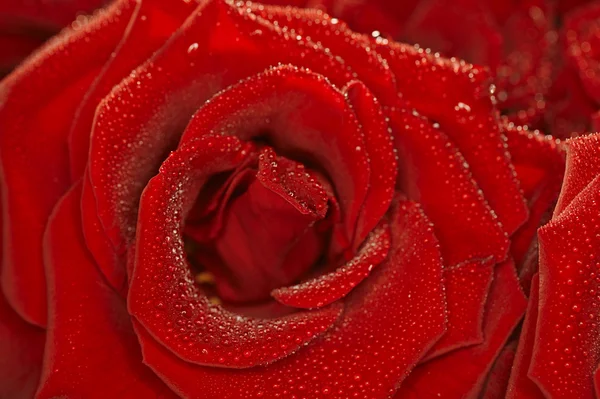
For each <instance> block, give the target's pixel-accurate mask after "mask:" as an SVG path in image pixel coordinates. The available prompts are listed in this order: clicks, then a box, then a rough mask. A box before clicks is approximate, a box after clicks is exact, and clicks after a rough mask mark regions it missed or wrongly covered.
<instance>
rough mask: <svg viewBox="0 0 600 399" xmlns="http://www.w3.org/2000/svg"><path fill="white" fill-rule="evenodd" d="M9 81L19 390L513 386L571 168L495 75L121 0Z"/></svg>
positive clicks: (9, 273) (186, 5) (7, 223)
mask: <svg viewBox="0 0 600 399" xmlns="http://www.w3.org/2000/svg"><path fill="white" fill-rule="evenodd" d="M1 85H2V86H1V87H0V92H1V93H2V103H1V104H2V105H1V108H0V160H1V164H0V165H1V166H0V172H1V175H0V176H1V180H0V181H1V182H2V187H1V192H2V220H3V226H4V229H3V262H2V275H1V276H2V278H1V282H2V288H3V293H4V297H2V300H3V302H2V303H1V307H0V320H1V321H2V324H0V326H1V328H0V353H3V354H6V355H5V356H3V357H2V361H0V397H15V396H25V397H27V396H31V395H33V393H34V392H36V393H37V394H36V395H37V397H39V398H50V397H62V396H66V397H86V398H87V397H102V398H105V397H172V396H177V395H179V396H182V397H194V398H258V397H265V398H274V397H284V398H317V397H333V398H347V397H360V398H386V397H391V396H394V395H395V396H394V397H402V398H405V397H411V396H414V397H427V396H442V397H478V396H479V395H484V396H485V397H492V395H503V394H504V390H505V389H506V387H507V384H508V380H509V375H510V366H511V364H512V362H511V359H512V358H513V356H514V353H515V350H516V342H517V338H516V336H517V335H518V329H517V326H518V324H519V322H520V320H521V319H522V317H523V315H524V313H525V309H526V306H527V297H526V296H525V294H524V291H523V289H522V287H525V288H526V290H527V292H528V291H529V290H528V288H529V286H530V284H531V285H532V286H533V287H535V286H536V285H535V284H536V282H535V280H534V282H533V283H531V278H532V276H533V274H534V273H535V272H536V271H537V259H536V257H535V251H533V250H532V249H531V248H535V245H536V244H535V242H534V241H535V240H534V237H535V235H536V229H537V227H538V226H539V224H540V223H541V222H542V221H543V220H545V219H544V218H545V217H546V215H547V212H548V210H549V209H550V208H551V206H552V204H553V202H554V201H555V199H556V195H557V192H558V189H559V185H560V178H561V174H562V168H563V167H564V161H563V156H562V152H561V151H560V150H559V148H557V145H556V143H555V141H554V140H553V139H552V138H549V137H544V136H542V135H540V134H539V133H538V132H530V131H528V130H527V129H526V128H522V127H518V126H516V125H515V124H513V123H509V122H500V119H499V116H498V114H497V112H496V111H495V108H494V105H493V100H494V97H493V96H492V95H491V94H490V93H491V92H493V90H490V89H491V88H490V79H489V77H488V76H487V74H486V72H485V70H484V69H483V68H480V67H476V66H473V65H471V64H468V63H466V62H464V61H458V60H456V59H445V58H442V57H440V56H439V55H437V54H432V53H430V52H429V51H425V50H423V49H420V48H415V47H413V46H410V45H405V44H401V43H396V42H393V41H388V40H385V39H382V38H377V39H373V38H370V37H369V36H363V35H360V34H356V33H353V32H352V31H350V30H349V29H348V28H347V27H346V26H345V24H344V23H342V22H341V21H338V20H336V19H332V18H330V17H329V16H327V15H326V14H323V13H322V12H320V11H316V10H309V9H294V8H278V7H273V6H262V5H258V4H251V3H237V4H233V3H229V2H224V1H221V0H213V1H205V2H202V3H201V4H199V5H198V4H196V3H192V2H187V1H177V2H169V3H168V4H167V3H166V2H164V1H160V0H144V1H141V2H140V1H134V0H122V1H118V2H115V3H114V4H113V5H111V6H110V7H109V8H108V9H107V10H106V11H104V12H103V13H100V14H98V15H97V16H95V17H94V18H93V19H91V20H90V21H89V22H88V23H87V24H85V25H83V26H77V27H75V28H73V29H70V30H68V31H65V32H63V33H62V34H61V35H60V36H59V37H57V38H56V39H54V40H52V41H51V43H49V44H48V45H46V46H45V47H44V48H43V49H42V50H41V51H39V52H38V53H36V54H35V55H34V56H33V57H31V58H30V59H29V60H28V61H27V62H26V63H25V64H23V65H22V66H21V67H20V68H18V69H17V70H15V71H14V72H13V73H11V74H10V75H9V76H8V77H7V78H6V79H5V80H4V81H3V82H2V84H1ZM532 254H533V255H532ZM542 260H543V259H542ZM542 264H543V262H542ZM540 311H541V308H540ZM34 326H35V327H34ZM513 333H514V334H515V335H513ZM42 352H43V353H42ZM520 358H521V357H520ZM550 377H551V376H550Z"/></svg>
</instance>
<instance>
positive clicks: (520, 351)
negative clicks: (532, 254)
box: [506, 274, 544, 399]
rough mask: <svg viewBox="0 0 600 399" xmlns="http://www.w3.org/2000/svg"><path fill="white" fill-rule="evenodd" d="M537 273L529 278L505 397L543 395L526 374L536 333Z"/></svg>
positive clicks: (537, 397) (519, 398) (539, 397)
mask: <svg viewBox="0 0 600 399" xmlns="http://www.w3.org/2000/svg"><path fill="white" fill-rule="evenodd" d="M538 277H539V276H538V274H536V275H535V276H533V279H532V280H531V290H530V294H529V303H528V305H527V313H525V320H524V321H523V327H522V329H521V335H520V337H519V346H518V347H517V353H516V354H515V361H514V364H513V369H512V372H511V374H510V380H509V382H508V390H507V392H506V399H543V398H544V395H543V394H542V391H540V389H539V388H538V386H537V385H536V384H535V383H534V382H533V381H532V380H531V379H530V378H529V377H528V376H527V372H528V370H529V365H530V363H531V356H532V353H533V345H534V340H535V335H536V331H535V329H536V326H535V325H536V322H537V318H538V304H539V278H538Z"/></svg>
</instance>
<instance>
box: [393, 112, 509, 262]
mask: <svg viewBox="0 0 600 399" xmlns="http://www.w3.org/2000/svg"><path fill="white" fill-rule="evenodd" d="M389 116H390V124H391V126H392V129H393V130H394V134H395V135H396V137H395V145H396V149H397V151H398V163H399V165H398V171H399V176H398V177H399V185H400V189H401V190H402V192H404V193H406V195H407V196H408V198H409V199H411V200H415V201H418V202H420V203H421V204H422V205H423V209H424V210H425V212H427V215H428V216H429V217H430V218H431V220H432V222H433V224H434V228H435V232H436V236H437V237H438V238H439V240H440V245H441V250H442V255H443V257H444V262H445V263H446V264H447V265H448V266H454V265H457V264H459V263H463V262H466V261H469V260H473V259H485V258H487V257H489V256H493V257H494V258H495V259H496V261H501V260H502V259H504V258H505V257H506V252H507V249H508V239H507V237H506V234H505V232H504V231H503V230H502V226H501V225H500V224H499V223H498V221H497V219H496V217H495V215H494V214H493V212H492V210H491V209H490V207H489V206H488V204H487V202H486V201H485V199H484V198H483V196H482V194H481V190H479V187H478V186H477V184H476V183H475V181H474V180H473V177H472V176H471V171H470V168H469V167H468V165H467V163H466V161H465V159H464V158H463V157H462V154H461V153H460V152H459V151H458V149H457V148H456V147H454V146H453V145H452V143H451V142H450V140H449V138H448V136H446V134H445V133H444V132H443V131H441V130H440V129H439V126H437V125H435V124H433V125H432V124H431V123H430V121H428V120H427V119H425V118H423V117H421V116H419V115H418V114H417V113H416V112H414V113H410V112H408V111H406V110H404V109H392V110H390V112H389ZM457 220H458V221H460V223H458V222H457Z"/></svg>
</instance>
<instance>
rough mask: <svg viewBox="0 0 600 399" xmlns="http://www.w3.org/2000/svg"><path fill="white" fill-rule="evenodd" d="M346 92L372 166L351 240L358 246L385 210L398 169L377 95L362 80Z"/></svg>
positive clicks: (392, 190)
mask: <svg viewBox="0 0 600 399" xmlns="http://www.w3.org/2000/svg"><path fill="white" fill-rule="evenodd" d="M345 93H346V94H347V96H348V99H349V101H350V104H351V105H352V109H353V110H354V113H355V114H356V116H357V118H358V121H359V123H360V124H361V126H362V128H363V131H364V136H365V147H366V150H367V155H368V157H369V168H370V170H371V175H370V179H369V190H368V192H367V197H366V198H365V201H364V202H363V204H362V210H361V214H360V216H359V221H358V223H357V226H356V233H355V238H354V242H355V245H356V246H358V245H359V244H360V243H362V241H363V239H364V238H365V237H366V236H367V234H369V232H370V231H371V230H373V229H374V228H375V226H377V223H379V221H380V219H381V217H382V215H384V214H385V212H386V211H387V210H388V208H389V206H390V203H391V202H392V197H393V195H394V185H395V183H396V176H397V174H398V172H397V162H396V154H395V153H394V142H393V140H392V135H391V129H390V128H389V126H388V124H387V122H386V120H385V118H384V116H383V113H382V111H381V109H380V107H379V103H378V102H377V99H375V97H373V94H371V92H370V91H369V89H367V86H365V85H364V84H363V82H357V81H353V82H351V83H350V84H349V85H348V87H347V88H346V90H345Z"/></svg>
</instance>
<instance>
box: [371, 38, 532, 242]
mask: <svg viewBox="0 0 600 399" xmlns="http://www.w3.org/2000/svg"><path fill="white" fill-rule="evenodd" d="M378 43H380V44H379V46H378V47H377V48H378V50H379V52H380V53H381V54H382V56H383V57H384V58H385V59H386V60H387V61H388V64H389V66H390V68H391V69H392V71H393V72H394V74H395V75H396V77H397V79H396V85H397V87H398V90H399V91H400V92H401V93H402V96H403V98H404V99H405V100H406V101H407V102H408V103H409V104H410V105H411V106H412V107H414V108H415V109H416V110H417V111H418V112H419V113H421V114H422V115H424V116H425V117H427V118H428V119H429V120H432V121H435V122H438V123H439V124H440V125H441V127H442V129H443V130H444V132H445V133H446V134H447V135H448V137H449V138H450V139H451V140H452V142H453V143H454V144H455V145H456V147H457V148H458V149H459V151H460V152H461V154H462V155H463V156H464V159H465V161H466V162H468V163H469V166H470V170H471V173H472V174H473V177H474V178H475V180H476V181H477V182H478V184H479V186H480V187H481V190H482V191H483V193H484V196H485V198H486V200H487V201H488V202H489V204H490V206H491V208H492V209H493V210H494V211H495V213H496V214H497V215H498V219H499V221H500V222H501V223H502V226H503V228H504V230H505V231H506V232H507V233H508V234H511V233H512V232H514V231H515V230H516V229H517V228H518V227H519V226H520V225H521V224H522V223H523V222H524V221H525V219H526V218H527V208H526V206H525V202H524V200H523V196H522V195H521V191H520V188H519V183H518V181H517V179H516V176H515V171H514V168H513V166H512V164H511V162H510V157H509V154H508V151H507V150H506V145H505V143H504V140H503V136H502V134H501V133H500V131H499V125H498V121H497V119H496V115H495V112H494V109H493V106H492V103H491V100H490V92H489V90H490V89H489V79H487V76H486V74H485V71H484V70H482V69H481V68H478V67H474V66H472V65H470V64H466V63H465V62H464V61H461V62H458V61H457V60H455V59H453V58H452V59H450V60H448V59H445V58H442V57H439V55H438V54H430V53H429V52H426V51H425V50H423V49H418V48H415V47H413V46H409V45H405V44H400V43H394V42H387V41H386V40H378ZM401 77H402V78H401ZM432 98H435V99H436V101H432ZM395 134H396V135H400V134H401V133H399V132H398V133H395Z"/></svg>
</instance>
